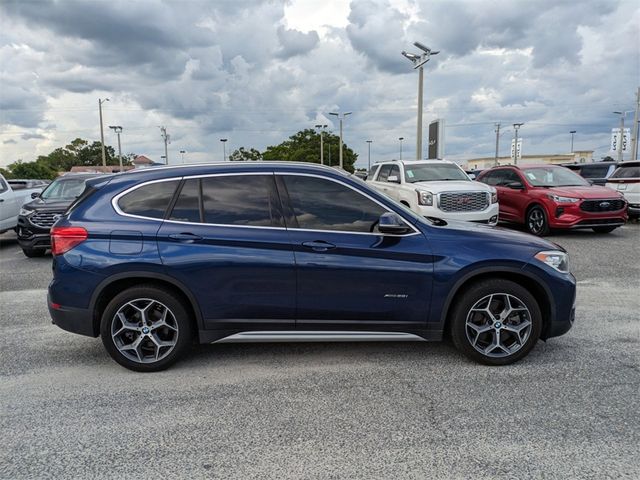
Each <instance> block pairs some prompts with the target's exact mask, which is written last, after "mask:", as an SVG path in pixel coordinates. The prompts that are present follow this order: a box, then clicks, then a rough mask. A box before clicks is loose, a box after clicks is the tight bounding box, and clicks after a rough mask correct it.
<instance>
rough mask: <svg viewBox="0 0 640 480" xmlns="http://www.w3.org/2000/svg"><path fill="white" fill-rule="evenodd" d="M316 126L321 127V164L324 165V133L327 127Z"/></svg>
mask: <svg viewBox="0 0 640 480" xmlns="http://www.w3.org/2000/svg"><path fill="white" fill-rule="evenodd" d="M316 128H318V129H320V165H324V142H323V138H322V135H323V133H324V129H325V128H327V126H326V125H316Z"/></svg>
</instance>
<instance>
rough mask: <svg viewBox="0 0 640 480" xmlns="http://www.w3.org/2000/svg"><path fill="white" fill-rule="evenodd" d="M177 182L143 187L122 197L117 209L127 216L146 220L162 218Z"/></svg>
mask: <svg viewBox="0 0 640 480" xmlns="http://www.w3.org/2000/svg"><path fill="white" fill-rule="evenodd" d="M178 183H179V180H170V181H166V182H156V183H150V184H147V185H143V186H141V187H138V188H136V189H135V190H132V191H131V192H129V193H127V194H125V195H123V196H122V197H120V199H119V200H118V207H119V208H120V210H122V212H124V213H126V214H128V215H137V216H140V217H148V218H159V219H162V218H164V215H165V213H166V211H167V208H168V207H169V204H170V203H171V199H172V198H173V195H174V193H175V191H176V187H177V186H178Z"/></svg>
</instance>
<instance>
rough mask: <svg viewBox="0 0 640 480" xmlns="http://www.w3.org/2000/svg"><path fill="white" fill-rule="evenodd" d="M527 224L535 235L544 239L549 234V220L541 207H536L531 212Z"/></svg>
mask: <svg viewBox="0 0 640 480" xmlns="http://www.w3.org/2000/svg"><path fill="white" fill-rule="evenodd" d="M525 223H526V226H527V230H528V231H529V233H531V234H533V235H536V236H538V237H543V236H545V235H547V234H548V233H549V221H548V220H547V214H546V213H545V212H544V209H543V208H542V207H540V206H535V207H533V208H532V209H531V210H529V212H528V213H527V218H526V219H525Z"/></svg>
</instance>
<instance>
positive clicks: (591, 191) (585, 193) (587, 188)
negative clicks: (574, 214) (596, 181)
mask: <svg viewBox="0 0 640 480" xmlns="http://www.w3.org/2000/svg"><path fill="white" fill-rule="evenodd" d="M546 190H547V191H548V192H549V193H553V194H555V195H559V196H561V197H574V198H583V199H612V200H615V199H617V198H620V197H621V196H622V195H621V194H619V193H618V192H616V191H615V190H611V189H610V188H606V187H602V186H600V185H584V186H578V187H552V188H547V189H546Z"/></svg>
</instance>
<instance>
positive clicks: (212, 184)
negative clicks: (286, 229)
mask: <svg viewBox="0 0 640 480" xmlns="http://www.w3.org/2000/svg"><path fill="white" fill-rule="evenodd" d="M202 201H203V206H204V221H205V223H215V224H222V225H250V226H259V227H273V226H276V227H279V226H283V222H282V215H281V212H280V204H279V199H278V196H277V194H276V190H275V181H274V178H273V175H238V176H226V175H225V176H220V177H209V178H203V179H202Z"/></svg>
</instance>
